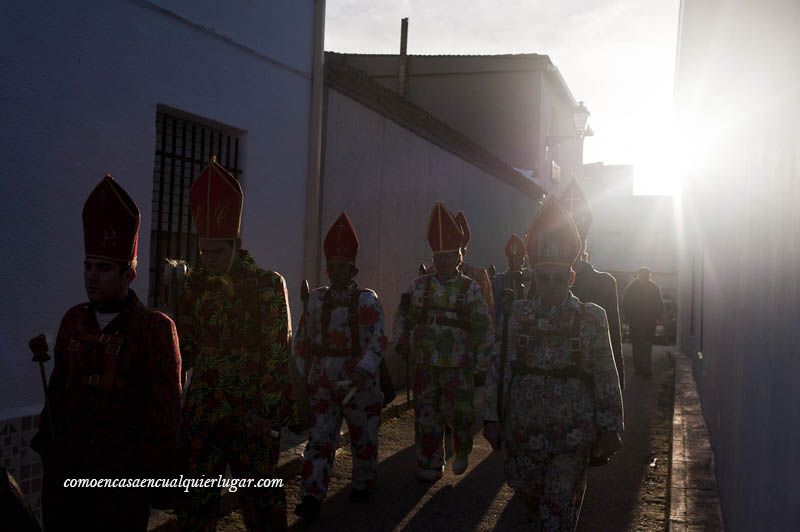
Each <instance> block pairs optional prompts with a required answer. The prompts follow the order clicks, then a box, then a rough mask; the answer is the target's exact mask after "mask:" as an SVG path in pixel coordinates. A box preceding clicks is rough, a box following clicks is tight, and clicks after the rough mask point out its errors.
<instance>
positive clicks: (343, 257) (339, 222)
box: [323, 213, 358, 264]
mask: <svg viewBox="0 0 800 532" xmlns="http://www.w3.org/2000/svg"><path fill="white" fill-rule="evenodd" d="M323 249H324V250H325V259H326V260H327V261H328V262H331V261H334V260H340V261H344V262H349V263H350V264H355V262H356V255H357V254H358V235H357V234H356V230H355V228H354V227H353V224H352V223H351V222H350V218H348V217H347V214H345V213H342V214H341V215H339V217H338V218H337V219H336V221H335V222H333V226H331V228H330V230H329V231H328V234H327V235H325V243H324V245H323Z"/></svg>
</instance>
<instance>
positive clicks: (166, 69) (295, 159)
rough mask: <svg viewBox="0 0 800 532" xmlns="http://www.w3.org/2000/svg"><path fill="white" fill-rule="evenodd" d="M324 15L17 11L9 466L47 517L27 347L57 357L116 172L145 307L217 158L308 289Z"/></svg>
mask: <svg viewBox="0 0 800 532" xmlns="http://www.w3.org/2000/svg"><path fill="white" fill-rule="evenodd" d="M323 22H324V2H322V1H313V0H304V1H296V0H291V1H290V0H280V1H277V2H256V3H254V2H248V1H244V0H234V1H232V2H225V3H224V5H223V4H219V3H215V2H195V1H188V0H113V1H108V2H91V1H78V2H55V3H54V2H24V3H16V4H13V5H8V6H6V7H5V8H4V15H3V21H2V27H3V32H2V37H0V39H1V40H2V47H3V50H4V59H3V64H4V68H3V71H4V77H5V80H4V83H3V84H2V88H0V101H2V102H3V114H4V126H5V127H4V128H3V133H2V135H3V142H2V146H3V148H2V151H3V159H4V160H5V161H6V162H5V164H6V172H5V176H4V178H3V179H2V180H0V196H2V198H3V199H2V207H0V247H2V249H3V250H4V253H3V254H2V255H0V278H1V279H2V283H3V287H4V289H3V297H2V300H0V435H1V436H0V443H2V453H3V454H2V458H0V461H2V464H3V465H5V466H6V467H8V468H10V470H11V471H12V473H14V474H15V475H17V476H18V478H19V479H20V481H21V483H22V486H23V488H24V489H25V490H26V492H28V493H29V494H31V501H32V502H33V504H34V506H36V505H37V504H38V500H37V498H36V496H35V493H36V492H37V491H38V486H39V482H40V481H39V478H38V477H39V475H40V468H39V467H38V466H37V465H36V463H37V462H38V455H36V454H35V453H33V452H32V451H30V450H29V449H28V442H29V439H30V436H31V435H32V433H33V432H35V428H36V427H35V423H36V420H35V416H36V414H38V412H39V411H40V410H41V406H42V403H43V396H42V387H41V383H40V380H39V375H38V368H37V367H36V366H35V364H33V363H32V362H31V361H30V359H31V354H30V352H28V348H27V342H28V339H29V338H31V337H33V336H35V335H37V334H39V333H44V334H45V335H46V337H47V339H48V340H49V343H50V345H51V346H53V344H54V341H55V335H56V332H57V330H58V326H59V320H60V319H61V316H62V315H63V313H64V312H65V311H66V310H67V309H68V308H70V307H71V306H73V305H75V304H78V303H80V302H82V301H85V300H86V295H85V291H84V288H83V277H82V270H83V267H82V262H83V257H84V255H83V233H82V228H81V210H82V207H83V203H84V201H85V199H86V197H87V195H88V194H89V192H91V190H92V189H93V188H94V186H95V185H96V184H97V183H98V182H99V181H100V179H101V178H102V177H103V176H104V175H105V174H106V173H111V174H112V175H113V176H114V178H115V179H116V180H117V181H118V182H119V183H120V184H121V185H122V186H123V187H124V188H125V189H126V190H127V191H128V193H129V194H130V195H131V197H132V198H133V199H134V200H135V201H136V203H137V204H138V205H139V207H140V209H141V212H142V223H141V228H140V236H139V267H138V269H137V278H136V281H135V282H134V283H133V285H132V288H133V289H134V290H135V291H136V292H137V293H138V295H139V297H140V298H141V299H142V300H143V301H148V302H149V303H150V304H151V305H153V306H159V304H160V290H161V288H160V282H161V280H160V279H159V275H160V270H161V261H162V260H163V258H164V257H167V256H170V257H177V258H187V259H189V260H190V261H191V260H194V259H195V258H196V257H195V256H194V250H195V244H194V240H193V238H194V236H193V229H192V228H191V222H190V216H189V211H188V208H187V202H188V193H187V191H188V187H189V185H190V184H191V181H192V179H193V177H194V176H195V175H197V173H198V172H199V170H200V169H202V167H203V166H204V165H205V164H206V163H207V162H208V159H209V158H210V156H211V155H216V156H217V157H218V159H219V161H220V162H221V163H222V164H224V165H225V166H227V167H228V168H229V169H230V170H231V171H232V172H233V173H234V174H235V175H236V176H237V178H239V179H240V180H241V183H242V185H243V188H244V190H245V214H244V219H243V221H242V227H243V235H242V236H243V241H244V246H245V247H246V248H248V249H249V250H250V251H251V252H252V254H253V256H254V257H255V259H256V260H257V261H258V262H259V263H260V264H263V265H265V266H266V267H269V268H274V269H275V270H277V271H280V272H285V273H286V275H287V282H289V283H290V284H292V285H294V286H297V285H299V283H300V278H301V276H302V272H303V264H304V246H303V242H304V237H305V235H304V230H305V228H304V223H303V220H304V219H305V205H306V200H307V198H306V192H307V188H308V187H307V182H308V181H311V182H313V180H314V176H313V172H310V161H313V160H314V152H315V150H317V151H318V149H319V147H318V146H316V147H315V146H314V142H313V139H314V131H313V128H314V127H315V125H314V120H313V114H314V109H315V107H316V108H317V109H318V107H319V105H318V104H317V103H315V100H314V79H313V78H314V76H313V73H314V70H315V65H316V66H319V64H321V49H322V36H323V32H322V28H323ZM315 50H316V52H317V53H316V54H315ZM315 57H319V59H318V60H317V61H315V59H314V58H315ZM320 103H321V102H320ZM316 127H318V126H316ZM317 137H318V133H317ZM294 297H295V298H296V297H297V295H296V293H295V294H294ZM49 364H52V362H51V363H49ZM49 369H50V368H48V371H49Z"/></svg>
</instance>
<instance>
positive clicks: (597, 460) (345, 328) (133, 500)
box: [32, 158, 660, 531]
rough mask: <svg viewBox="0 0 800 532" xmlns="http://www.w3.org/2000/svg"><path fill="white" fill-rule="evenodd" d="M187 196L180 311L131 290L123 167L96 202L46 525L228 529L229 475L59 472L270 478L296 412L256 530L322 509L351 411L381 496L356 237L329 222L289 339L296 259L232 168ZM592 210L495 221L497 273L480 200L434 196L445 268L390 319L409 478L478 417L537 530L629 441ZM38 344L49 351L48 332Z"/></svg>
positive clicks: (356, 497)
mask: <svg viewBox="0 0 800 532" xmlns="http://www.w3.org/2000/svg"><path fill="white" fill-rule="evenodd" d="M574 186H576V185H574ZM189 204H190V207H191V215H192V220H193V223H194V227H195V230H196V233H197V236H198V251H199V258H200V260H199V264H198V265H197V266H196V267H195V268H194V269H193V271H190V272H189V273H188V275H187V276H186V279H185V282H184V284H183V286H182V289H181V295H180V302H179V305H178V307H177V309H174V310H175V311H176V312H175V314H176V316H175V318H176V322H177V327H176V324H175V323H173V321H172V319H171V318H170V317H168V316H167V315H166V314H163V313H161V312H155V311H151V310H148V309H147V308H145V307H144V305H142V303H140V302H139V300H138V298H137V296H136V294H135V293H134V292H133V291H132V290H131V289H130V287H129V285H130V283H131V282H132V281H133V279H134V278H135V276H136V267H137V245H138V234H139V225H140V215H139V209H138V207H137V206H136V204H135V202H134V201H133V200H132V199H131V198H130V196H128V194H127V193H126V192H125V190H124V189H123V187H122V186H121V185H120V184H119V183H118V182H117V181H116V180H114V179H113V178H112V177H110V176H107V177H105V178H104V179H103V180H102V181H101V182H100V184H99V185H98V186H97V188H96V189H95V190H94V191H92V192H91V194H89V196H88V199H87V200H86V205H85V206H84V211H83V224H84V248H85V257H86V260H85V262H84V284H85V289H86V293H87V296H88V299H89V302H88V303H83V304H80V305H78V306H76V307H74V308H72V309H70V310H69V311H67V313H66V315H65V317H64V320H63V321H62V324H61V328H60V330H59V333H58V338H57V341H56V344H55V349H54V357H55V368H54V370H53V373H52V375H51V377H50V380H49V384H48V387H47V401H46V406H45V409H44V411H43V412H42V423H41V429H40V432H39V434H38V435H37V437H36V439H35V440H34V442H33V447H34V449H35V450H36V451H37V452H38V453H39V454H40V455H41V457H42V461H43V464H44V472H45V477H44V478H45V480H44V487H43V517H44V527H45V530H47V531H50V530H72V529H77V528H82V529H87V518H86V516H82V515H81V512H82V511H83V509H84V508H85V507H86V506H87V505H91V508H92V512H94V513H93V514H92V516H91V524H89V525H88V527H89V528H90V529H97V530H112V529H115V530H146V529H147V521H148V515H149V510H150V508H151V507H153V508H173V509H174V510H175V512H176V514H177V516H178V524H179V526H180V529H181V530H215V529H216V526H217V522H218V519H219V518H220V517H221V508H220V496H221V494H220V489H219V488H218V487H216V488H202V489H201V488H193V489H190V490H188V493H185V494H184V493H182V494H175V493H172V492H170V491H168V490H158V489H152V490H136V489H120V490H110V489H109V490H101V489H98V490H68V489H65V488H64V480H65V479H66V478H70V477H76V476H90V477H91V476H97V477H103V478H131V477H134V478H135V477H147V478H150V477H166V478H169V477H173V476H178V475H184V476H186V477H194V478H197V477H206V478H212V477H216V476H217V475H224V474H225V471H226V468H228V469H229V470H230V472H231V474H232V475H233V476H234V477H237V478H250V479H261V478H271V477H276V476H277V474H278V473H277V465H278V458H279V453H280V444H281V442H280V439H281V434H285V433H286V430H287V429H289V430H292V431H295V432H301V431H302V430H303V429H308V433H307V443H306V445H305V450H304V456H303V462H304V464H303V467H302V471H301V475H300V476H301V493H300V497H299V500H297V501H287V500H286V495H285V492H284V489H283V488H247V489H242V490H241V491H240V493H239V498H238V502H239V506H240V508H241V512H242V515H243V519H244V523H245V526H246V527H247V529H248V530H253V531H256V530H285V529H287V527H288V519H287V512H288V508H289V507H290V506H291V507H292V508H293V512H294V513H295V514H296V515H297V516H299V517H300V518H301V519H302V520H303V521H305V522H306V523H313V522H315V521H319V520H322V521H323V522H324V520H325V519H326V515H325V513H324V512H323V508H324V503H325V500H326V496H327V493H328V489H329V486H330V482H331V475H332V470H333V467H334V461H335V460H336V449H337V447H338V440H339V435H340V429H341V426H342V423H343V422H345V423H346V424H347V426H348V429H349V435H350V438H349V442H350V447H351V451H352V452H351V456H352V466H351V467H352V477H351V478H352V481H351V483H352V487H351V490H350V494H349V501H350V502H351V503H354V504H366V505H370V507H371V508H379V507H380V504H381V501H380V500H376V499H375V498H374V496H373V492H374V487H375V486H376V484H377V483H378V482H380V471H379V467H378V450H379V428H380V423H381V412H382V409H383V407H384V406H385V404H386V402H387V400H390V399H391V397H390V394H391V393H392V392H390V391H387V389H386V386H385V382H384V380H385V377H386V375H385V373H386V365H385V357H386V356H387V353H388V352H389V349H390V343H389V339H388V338H387V331H386V330H385V327H384V309H383V307H382V305H381V302H380V301H381V298H380V295H379V294H377V293H376V292H375V291H373V290H371V289H369V288H362V287H359V285H358V284H357V281H356V278H357V276H358V273H359V269H358V267H357V264H358V261H357V258H358V253H359V251H360V249H359V248H360V244H359V238H358V233H357V230H356V228H355V227H354V225H353V223H352V222H351V220H350V218H349V217H348V215H347V213H341V215H340V216H339V217H338V218H337V219H336V221H335V222H334V223H333V225H332V226H331V227H330V229H329V231H328V233H327V235H326V237H325V239H324V244H323V251H324V255H325V265H326V267H325V272H326V274H327V277H328V280H329V283H328V284H326V285H323V286H320V287H312V288H311V289H310V290H306V289H305V288H304V293H303V294H302V299H303V308H302V313H301V314H300V318H299V323H298V327H297V329H296V331H295V333H294V335H293V333H292V326H291V314H290V311H289V303H288V301H289V298H288V290H287V287H286V283H285V281H284V278H283V276H282V275H281V274H280V273H278V272H274V271H271V270H269V269H265V268H261V267H260V266H259V265H257V264H256V262H255V261H254V259H253V258H252V257H251V256H250V254H249V253H248V252H247V251H246V250H245V249H243V247H242V240H241V236H240V235H241V220H242V212H243V209H244V205H245V196H244V194H243V190H242V188H241V186H240V184H239V181H238V180H237V179H236V178H235V177H234V176H233V175H231V174H230V173H229V172H228V171H227V170H226V169H225V168H224V167H223V166H222V165H220V164H219V163H217V161H216V160H215V159H213V158H212V160H211V161H210V162H209V164H208V166H207V167H206V168H205V169H204V170H203V171H202V172H200V173H199V175H198V177H197V178H196V179H195V180H194V183H193V185H192V187H191V190H190V194H189ZM590 225H591V215H590V211H589V208H588V202H587V201H586V199H585V197H583V196H582V194H581V193H580V190H579V189H573V190H571V191H570V195H569V198H567V197H562V198H561V199H560V200H555V199H548V200H547V201H546V202H545V203H544V205H541V206H540V207H539V209H538V212H537V213H536V214H535V216H534V217H533V219H532V220H531V222H530V224H529V226H528V228H527V232H526V233H525V235H524V237H520V236H518V235H516V234H512V235H510V237H509V236H508V235H500V236H498V239H497V242H498V247H499V248H503V249H504V252H505V256H506V258H507V261H508V269H507V270H506V271H504V272H501V273H498V274H496V275H494V278H493V279H490V277H489V275H488V274H487V272H486V270H485V269H483V268H480V267H475V266H469V265H467V264H466V263H465V254H466V251H467V245H468V243H469V240H470V227H469V225H468V223H467V219H466V216H465V215H464V214H463V213H462V212H458V213H457V214H455V215H454V214H453V211H451V210H450V209H449V208H448V206H446V205H444V204H443V203H442V202H436V203H435V204H434V205H433V208H432V211H431V214H430V217H429V220H428V227H427V234H426V235H420V238H423V237H425V236H426V237H427V241H428V244H429V247H430V253H431V257H432V262H433V268H432V269H430V270H427V269H426V270H424V271H421V272H420V275H419V276H418V277H416V278H415V279H409V280H408V281H409V283H410V284H409V285H408V288H407V290H406V291H405V293H404V294H403V295H402V298H401V304H400V306H399V308H398V309H397V312H396V313H395V318H394V319H395V322H394V327H393V333H394V338H393V341H392V344H391V345H392V346H393V349H394V350H395V352H396V353H397V354H398V355H399V356H400V357H401V358H402V359H403V360H405V361H406V363H407V364H412V365H413V368H411V371H410V374H413V380H412V381H411V382H410V383H406V384H407V385H409V386H413V391H414V393H413V409H414V434H408V438H409V441H410V442H413V444H414V452H415V455H416V463H417V470H416V471H415V472H409V475H414V476H415V477H416V479H417V481H419V482H421V483H428V484H429V483H435V482H437V481H438V480H439V479H441V478H442V476H443V473H444V471H445V467H446V466H448V467H449V468H450V469H451V470H452V472H453V474H455V475H462V474H464V473H465V472H466V471H467V469H468V467H469V464H470V455H471V453H472V449H473V444H474V442H473V433H474V428H475V424H476V422H481V421H482V423H483V435H484V437H485V438H486V440H487V441H488V442H489V443H490V444H491V446H492V448H493V449H495V450H497V451H503V452H504V456H505V469H504V473H505V477H506V480H507V482H508V484H509V486H511V487H512V488H513V489H514V490H515V492H516V493H517V494H518V495H519V496H520V499H521V500H522V501H523V506H524V509H525V512H526V514H527V518H528V519H529V521H530V523H531V526H532V527H533V529H535V530H547V531H559V530H574V529H575V527H576V524H577V522H578V518H579V515H580V508H581V501H582V498H583V493H584V490H585V488H586V479H587V468H588V467H590V466H599V465H604V464H606V463H608V462H609V461H610V460H611V459H612V457H613V455H614V454H615V453H616V452H617V450H618V449H619V447H620V445H621V443H622V434H623V431H624V421H623V404H622V390H623V389H624V387H625V376H624V371H623V365H622V342H621V332H620V317H619V311H618V301H617V295H616V281H615V279H614V277H613V276H611V275H610V274H607V273H603V272H598V271H597V270H595V269H594V268H593V267H592V265H591V264H590V263H589V262H588V256H587V244H586V240H587V234H588V231H589V226H590ZM647 274H649V271H648V272H647ZM644 277H645V275H644V273H642V274H641V275H640V282H639V284H635V285H634V287H633V288H630V289H629V290H628V294H629V295H626V305H628V303H630V308H633V306H634V305H635V304H641V305H644V304H645V303H639V302H640V301H643V300H644V298H645V296H644V295H639V294H640V293H641V294H645V293H646V294H652V293H653V290H652V289H651V287H650V285H647V284H645V283H646V279H644ZM639 285H642V286H643V287H644V288H640V287H639ZM647 297H649V298H650V299H653V300H654V299H655V296H654V295H647ZM637 298H638V299H637ZM648 301H649V300H648ZM659 301H660V294H659ZM648 304H651V306H652V305H655V303H648ZM628 308H629V307H628V306H626V310H627V309H628ZM631 312H632V311H631ZM652 314H653V312H650V313H649V314H647V315H648V316H650V315H652ZM647 327H649V325H648V324H644V325H642V326H641V327H640V328H639V329H637V332H636V333H635V334H636V335H637V336H636V340H635V341H636V342H638V343H637V344H636V345H635V346H634V350H635V354H636V355H637V359H636V360H637V373H639V372H642V373H644V374H647V372H649V371H650V368H649V364H650V360H649V348H650V344H648V340H649V337H648V334H650V333H649V331H650V329H648V328H647ZM640 331H643V332H640ZM33 347H34V345H33V344H32V348H33ZM38 349H39V352H40V353H42V356H43V357H44V356H46V351H47V347H46V345H45V346H41V345H39V346H38ZM45 359H46V358H42V359H41V360H45ZM482 374H486V385H485V391H484V393H485V397H484V398H483V401H482V404H483V408H482V410H481V411H480V412H479V411H477V410H476V407H475V404H476V397H475V394H476V379H478V381H477V382H479V381H480V378H481V375H482ZM304 412H305V414H304ZM450 438H452V441H451V442H450V441H449V440H450ZM446 447H451V451H450V452H446V451H445V448H446ZM330 518H332V516H331V517H330Z"/></svg>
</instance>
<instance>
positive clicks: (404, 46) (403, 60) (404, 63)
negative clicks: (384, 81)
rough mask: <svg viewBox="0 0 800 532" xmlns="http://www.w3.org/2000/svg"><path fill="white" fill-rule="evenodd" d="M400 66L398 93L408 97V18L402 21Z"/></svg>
mask: <svg viewBox="0 0 800 532" xmlns="http://www.w3.org/2000/svg"><path fill="white" fill-rule="evenodd" d="M399 61H400V66H399V68H398V71H397V92H398V94H400V96H402V97H404V98H405V96H406V85H407V80H408V18H404V19H402V20H401V21H400V56H399Z"/></svg>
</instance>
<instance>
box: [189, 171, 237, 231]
mask: <svg viewBox="0 0 800 532" xmlns="http://www.w3.org/2000/svg"><path fill="white" fill-rule="evenodd" d="M243 197H244V194H242V187H241V185H239V182H238V181H237V180H236V178H235V177H233V176H232V175H231V174H230V173H229V172H228V171H227V170H225V168H224V167H223V166H221V165H220V164H219V163H217V158H216V157H212V158H211V161H210V162H209V163H208V166H206V167H205V169H203V171H202V172H200V176H199V177H198V178H197V179H196V180H195V182H194V183H192V188H191V189H190V190H189V208H191V210H192V218H194V224H195V226H196V227H197V236H198V238H207V239H212V240H231V239H234V238H238V237H239V228H240V227H241V222H242V199H243Z"/></svg>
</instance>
